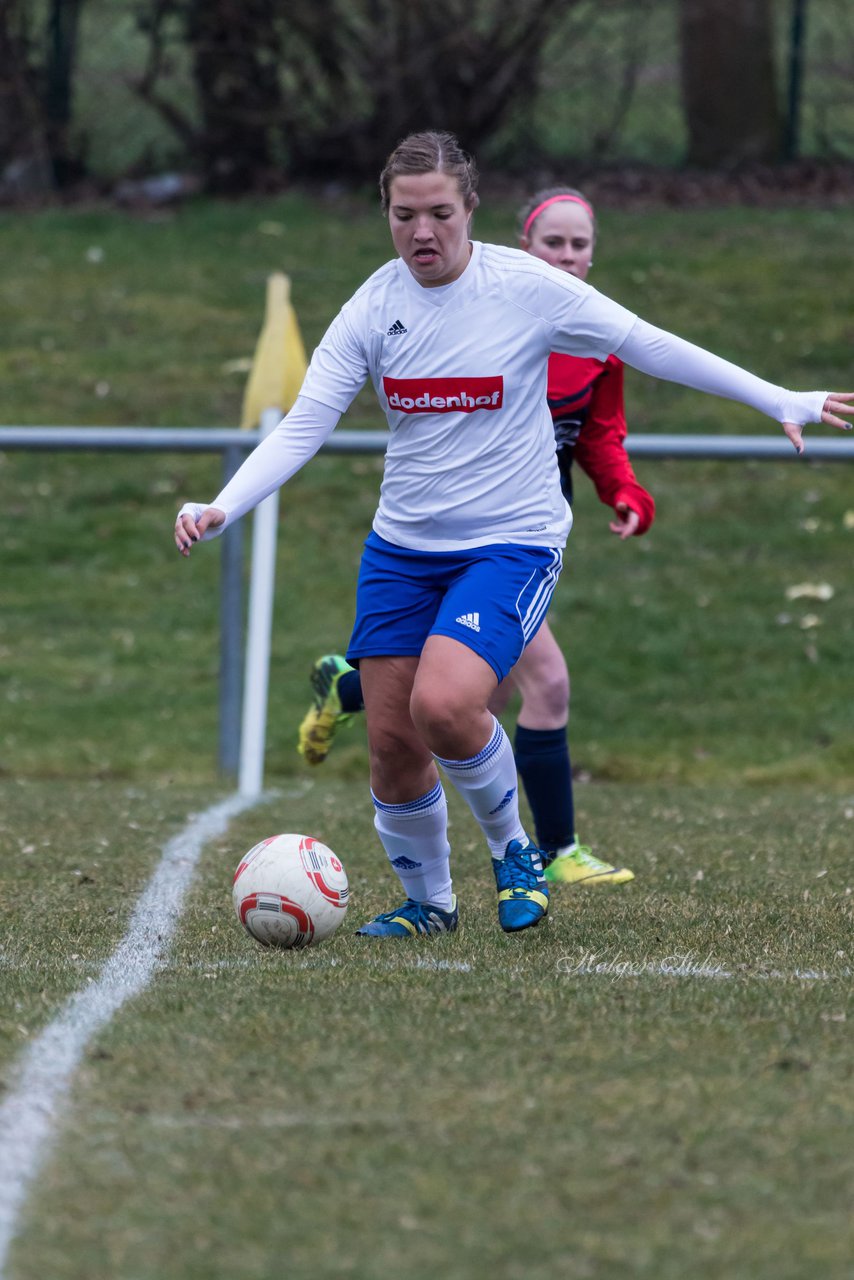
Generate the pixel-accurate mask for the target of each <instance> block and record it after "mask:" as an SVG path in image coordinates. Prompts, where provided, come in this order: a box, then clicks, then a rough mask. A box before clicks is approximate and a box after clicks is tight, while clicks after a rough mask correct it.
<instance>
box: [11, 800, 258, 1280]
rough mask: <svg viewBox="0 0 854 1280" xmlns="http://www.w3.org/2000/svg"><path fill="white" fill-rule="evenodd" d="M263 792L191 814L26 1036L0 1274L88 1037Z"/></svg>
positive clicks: (141, 971) (162, 948) (159, 957)
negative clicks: (106, 945)
mask: <svg viewBox="0 0 854 1280" xmlns="http://www.w3.org/2000/svg"><path fill="white" fill-rule="evenodd" d="M261 799H262V797H258V796H255V797H248V796H243V795H239V794H237V795H233V796H230V797H229V798H228V799H226V800H223V801H221V802H220V803H219V804H216V805H213V806H212V807H211V808H210V809H206V810H205V811H204V812H203V813H200V814H197V815H196V816H195V817H194V818H192V819H191V820H190V821H189V822H188V824H187V826H185V827H184V829H183V831H181V832H179V833H178V835H176V836H174V837H173V838H172V839H171V840H170V841H169V842H168V843H167V844H166V845H164V848H163V853H162V856H161V859H160V862H159V863H158V865H157V868H156V869H155V871H154V874H153V875H152V877H151V879H150V880H149V882H148V884H147V886H146V888H145V890H144V891H143V893H142V896H141V897H140V899H139V901H138V903H137V904H136V907H135V909H134V912H133V915H132V916H131V919H130V923H129V925H128V930H127V933H126V934H125V936H124V938H123V939H122V941H121V942H120V943H119V946H118V948H117V949H116V950H115V951H114V952H113V954H112V956H110V958H109V960H107V962H106V964H105V965H104V967H103V969H102V970H101V975H100V977H99V978H97V979H95V980H91V981H90V983H89V985H88V986H86V987H84V988H83V989H82V990H81V991H78V992H77V994H76V995H73V996H71V997H70V999H69V1000H68V1001H67V1002H66V1004H65V1006H64V1007H63V1008H62V1009H61V1010H60V1012H59V1013H58V1014H57V1016H56V1017H55V1018H54V1019H53V1021H52V1022H51V1023H49V1024H48V1026H46V1027H45V1028H44V1030H43V1031H42V1032H40V1034H39V1035H38V1036H37V1037H36V1038H35V1040H33V1041H32V1042H31V1043H30V1045H29V1047H28V1049H27V1051H26V1052H25V1053H24V1054H23V1055H22V1057H21V1059H20V1060H19V1062H18V1063H17V1066H16V1068H15V1079H14V1082H13V1085H12V1088H11V1091H10V1093H9V1094H8V1095H7V1097H6V1098H5V1100H4V1101H3V1103H2V1105H0V1280H3V1274H4V1270H5V1264H6V1257H7V1254H8V1251H9V1245H10V1244H11V1242H12V1239H13V1238H14V1235H15V1231H16V1226H17V1220H18V1216H19V1213H20V1211H21V1209H22V1207H23V1204H24V1201H25V1199H26V1195H27V1191H28V1189H29V1186H30V1183H31V1182H32V1181H33V1179H34V1178H35V1176H36V1174H37V1173H38V1171H39V1169H40V1168H41V1166H42V1163H43V1160H44V1158H45V1155H46V1149H47V1147H48V1145H49V1143H50V1140H51V1139H52V1138H53V1137H54V1135H55V1132H56V1129H57V1127H58V1122H59V1114H58V1113H59V1106H60V1103H61V1101H62V1099H63V1098H64V1097H65V1095H66V1094H67V1093H68V1091H69V1089H70V1087H71V1083H72V1078H73V1075H74V1072H75V1070H76V1068H77V1066H78V1064H79V1062H80V1059H81V1057H82V1056H83V1053H84V1050H85V1049H86V1046H87V1044H88V1043H89V1041H90V1040H91V1039H92V1037H93V1036H94V1035H96V1034H97V1033H98V1032H99V1031H100V1030H101V1028H102V1027H104V1026H105V1025H106V1024H107V1023H108V1022H109V1021H110V1019H111V1018H112V1016H113V1014H114V1013H116V1012H117V1010H118V1009H120V1008H121V1006H122V1005H123V1004H124V1003H125V1001H126V1000H131V999H133V997H134V996H137V995H139V994H140V992H141V991H143V990H144V989H145V987H146V986H147V985H148V983H149V982H150V981H151V977H152V974H153V973H154V972H155V971H156V970H157V969H158V968H160V967H162V964H163V961H164V957H165V953H166V949H167V947H168V946H169V942H170V940H171V938H172V934H173V933H174V931H175V926H176V924H177V922H178V915H179V912H180V910H181V906H182V904H183V899H184V895H185V894H186V892H187V890H188V888H189V886H190V883H191V881H192V878H193V873H194V872H195V869H196V864H197V862H198V860H199V856H200V854H201V852H202V850H203V849H204V847H205V845H206V844H207V843H208V842H209V841H210V840H213V839H216V837H217V836H220V835H222V833H223V832H224V831H225V830H226V828H227V826H228V824H229V822H230V821H231V819H232V818H234V817H236V816H237V814H239V813H242V812H243V811H244V810H246V809H250V808H253V807H254V806H255V805H257V804H258V803H260V801H261Z"/></svg>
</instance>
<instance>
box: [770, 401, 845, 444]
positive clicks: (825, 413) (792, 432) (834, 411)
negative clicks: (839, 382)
mask: <svg viewBox="0 0 854 1280" xmlns="http://www.w3.org/2000/svg"><path fill="white" fill-rule="evenodd" d="M843 413H844V414H847V415H849V416H850V415H851V414H854V391H831V393H830V395H829V396H828V397H827V399H826V400H825V402H824V409H823V410H822V414H821V420H822V422H824V423H826V425H827V426H828V427H838V428H839V429H840V431H850V430H851V426H852V424H851V423H850V422H846V421H845V419H844V418H842V417H840V414H843ZM783 430H784V431H785V433H786V435H787V436H788V437H789V439H790V440H791V442H792V444H793V445H794V446H795V448H796V449H797V451H798V453H803V451H804V437H803V430H802V428H801V427H799V426H798V424H797V423H796V422H784V423H783Z"/></svg>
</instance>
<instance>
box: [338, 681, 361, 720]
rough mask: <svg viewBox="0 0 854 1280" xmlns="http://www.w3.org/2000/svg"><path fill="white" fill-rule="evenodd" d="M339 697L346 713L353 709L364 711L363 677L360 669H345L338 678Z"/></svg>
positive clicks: (342, 708)
mask: <svg viewBox="0 0 854 1280" xmlns="http://www.w3.org/2000/svg"><path fill="white" fill-rule="evenodd" d="M338 697H339V698H340V699H341V710H342V712H344V713H345V714H346V715H349V714H350V713H351V712H352V711H364V709H365V703H364V700H363V698H362V677H361V676H360V675H359V673H358V671H345V672H344V674H343V676H341V677H340V679H339V680H338Z"/></svg>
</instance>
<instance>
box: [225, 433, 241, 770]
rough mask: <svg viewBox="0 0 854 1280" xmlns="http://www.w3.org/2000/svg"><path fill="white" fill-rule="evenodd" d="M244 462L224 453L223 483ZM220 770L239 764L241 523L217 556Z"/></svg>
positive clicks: (230, 452) (227, 451)
mask: <svg viewBox="0 0 854 1280" xmlns="http://www.w3.org/2000/svg"><path fill="white" fill-rule="evenodd" d="M242 461H243V451H242V450H240V449H238V448H236V447H235V446H234V445H232V446H231V447H230V448H228V449H225V450H223V455H222V464H223V465H222V483H223V487H225V485H226V484H228V482H229V480H230V479H231V477H232V476H233V475H234V473H235V471H236V470H237V468H238V467H239V466H240V464H241V462H242ZM219 632H220V657H219V768H220V772H221V773H224V774H227V775H229V776H230V777H235V778H236V777H237V767H238V764H239V761H240V710H241V705H242V692H241V681H242V677H243V522H242V521H241V520H238V521H237V523H236V524H233V525H231V526H230V528H228V529H226V531H225V533H224V534H223V535H222V550H221V552H220V589H219Z"/></svg>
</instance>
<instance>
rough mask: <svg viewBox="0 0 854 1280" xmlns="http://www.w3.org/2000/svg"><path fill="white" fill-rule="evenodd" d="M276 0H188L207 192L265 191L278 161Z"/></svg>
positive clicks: (279, 104) (279, 111) (279, 99)
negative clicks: (263, 189)
mask: <svg viewBox="0 0 854 1280" xmlns="http://www.w3.org/2000/svg"><path fill="white" fill-rule="evenodd" d="M281 7H282V6H281V4H280V3H277V0H191V2H190V4H189V5H188V8H187V13H186V32H187V40H188V42H189V44H190V48H191V51H192V56H193V78H194V80H195V83H196V90H197V96H198V105H199V109H200V111H201V115H202V124H201V128H200V130H199V136H198V141H199V148H200V153H201V162H202V168H203V171H204V177H205V182H206V185H207V187H208V189H209V190H211V191H216V192H221V193H235V194H237V193H239V192H241V191H245V190H247V189H250V188H252V187H258V186H263V185H264V183H265V180H266V179H268V178H269V175H270V173H271V171H272V170H273V168H274V166H275V163H276V156H275V152H274V147H275V139H276V130H277V126H278V125H279V122H280V120H281V116H282V93H281V88H280V84H279V63H280V52H281V50H280V42H279V34H278V30H277V26H276V18H277V14H278V11H279V10H280V9H281Z"/></svg>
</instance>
